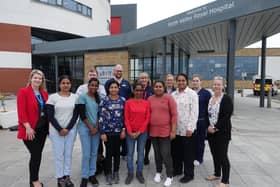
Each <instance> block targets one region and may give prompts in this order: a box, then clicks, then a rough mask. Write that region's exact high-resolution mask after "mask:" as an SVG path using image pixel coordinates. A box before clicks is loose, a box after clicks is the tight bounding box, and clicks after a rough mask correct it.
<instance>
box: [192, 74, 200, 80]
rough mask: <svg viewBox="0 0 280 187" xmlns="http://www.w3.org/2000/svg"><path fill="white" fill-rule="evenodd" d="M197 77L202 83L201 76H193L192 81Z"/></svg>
mask: <svg viewBox="0 0 280 187" xmlns="http://www.w3.org/2000/svg"><path fill="white" fill-rule="evenodd" d="M195 77H197V78H198V79H199V80H200V81H201V76H200V75H199V74H193V76H192V79H194V78H195Z"/></svg>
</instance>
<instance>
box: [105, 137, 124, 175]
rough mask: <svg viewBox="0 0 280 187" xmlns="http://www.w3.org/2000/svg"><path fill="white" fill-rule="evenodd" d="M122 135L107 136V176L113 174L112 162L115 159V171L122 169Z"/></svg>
mask: <svg viewBox="0 0 280 187" xmlns="http://www.w3.org/2000/svg"><path fill="white" fill-rule="evenodd" d="M120 144H121V139H120V135H107V142H105V147H106V157H105V175H108V174H111V173H112V160H113V158H114V168H113V171H114V172H116V171H119V168H120Z"/></svg>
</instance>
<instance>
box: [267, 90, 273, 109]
mask: <svg viewBox="0 0 280 187" xmlns="http://www.w3.org/2000/svg"><path fill="white" fill-rule="evenodd" d="M271 95H272V93H271V89H269V90H268V93H267V108H271Z"/></svg>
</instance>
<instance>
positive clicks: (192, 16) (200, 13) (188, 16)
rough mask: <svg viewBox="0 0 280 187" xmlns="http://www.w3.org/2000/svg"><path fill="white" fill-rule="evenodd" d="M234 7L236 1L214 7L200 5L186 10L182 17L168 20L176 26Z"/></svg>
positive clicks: (169, 23) (171, 24)
mask: <svg viewBox="0 0 280 187" xmlns="http://www.w3.org/2000/svg"><path fill="white" fill-rule="evenodd" d="M234 7H235V2H234V1H231V2H229V3H225V4H223V5H220V6H218V7H214V8H208V7H207V6H203V7H199V8H196V9H193V10H190V11H188V12H186V13H185V16H184V17H181V18H179V19H176V20H173V21H170V22H168V23H167V26H168V27H175V26H178V25H181V24H185V23H187V22H191V21H196V20H198V19H201V18H204V17H207V16H214V15H215V14H220V13H223V12H224V11H227V10H229V9H232V8H234Z"/></svg>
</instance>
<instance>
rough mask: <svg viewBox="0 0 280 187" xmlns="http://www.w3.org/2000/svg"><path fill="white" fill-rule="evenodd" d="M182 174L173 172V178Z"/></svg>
mask: <svg viewBox="0 0 280 187" xmlns="http://www.w3.org/2000/svg"><path fill="white" fill-rule="evenodd" d="M182 174H183V172H182V171H181V172H180V171H177V172H173V177H176V176H179V175H182Z"/></svg>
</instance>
